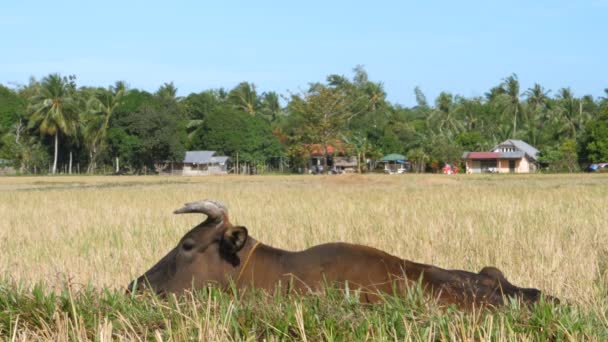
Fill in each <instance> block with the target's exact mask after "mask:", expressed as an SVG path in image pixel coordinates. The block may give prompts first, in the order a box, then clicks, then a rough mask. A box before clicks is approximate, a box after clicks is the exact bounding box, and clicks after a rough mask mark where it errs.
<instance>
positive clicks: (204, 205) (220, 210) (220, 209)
mask: <svg viewBox="0 0 608 342" xmlns="http://www.w3.org/2000/svg"><path fill="white" fill-rule="evenodd" d="M173 213H174V214H188V213H201V214H205V215H207V217H208V218H210V219H212V220H216V221H219V220H221V219H223V218H224V216H225V215H227V214H228V209H226V206H225V205H224V204H223V203H221V202H218V201H214V200H203V201H198V202H191V203H186V204H185V205H184V207H183V208H181V209H177V210H176V211H174V212H173Z"/></svg>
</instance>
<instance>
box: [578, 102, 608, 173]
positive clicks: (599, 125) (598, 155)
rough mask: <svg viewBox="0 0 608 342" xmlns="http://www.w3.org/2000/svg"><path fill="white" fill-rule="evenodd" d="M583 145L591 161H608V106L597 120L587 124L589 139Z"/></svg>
mask: <svg viewBox="0 0 608 342" xmlns="http://www.w3.org/2000/svg"><path fill="white" fill-rule="evenodd" d="M583 144H584V148H585V150H586V153H587V157H588V159H589V161H591V162H595V163H601V162H606V161H608V106H605V107H604V108H603V110H602V112H601V114H600V115H599V116H598V117H597V118H596V119H594V120H591V121H589V122H588V123H587V137H586V139H584V142H583Z"/></svg>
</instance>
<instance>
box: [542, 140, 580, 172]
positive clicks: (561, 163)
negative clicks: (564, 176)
mask: <svg viewBox="0 0 608 342" xmlns="http://www.w3.org/2000/svg"><path fill="white" fill-rule="evenodd" d="M576 148H577V146H576V141H574V139H566V140H565V141H564V142H563V143H562V144H561V145H560V146H559V147H558V148H547V149H545V150H543V151H541V154H540V158H539V159H540V162H541V163H546V164H548V168H547V169H548V171H550V172H574V171H578V170H579V165H578V153H577V150H576Z"/></svg>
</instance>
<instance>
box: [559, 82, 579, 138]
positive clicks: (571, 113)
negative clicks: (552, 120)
mask: <svg viewBox="0 0 608 342" xmlns="http://www.w3.org/2000/svg"><path fill="white" fill-rule="evenodd" d="M556 104H557V108H556V112H557V117H558V120H559V121H560V123H561V124H562V133H565V134H568V135H569V137H570V138H572V139H576V134H577V132H578V131H579V130H580V129H581V128H582V127H583V121H584V119H585V115H586V113H584V112H583V109H582V102H581V101H580V100H579V99H577V98H575V97H574V94H573V93H572V90H570V88H562V89H560V90H558V92H557V103H556Z"/></svg>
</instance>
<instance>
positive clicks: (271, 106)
mask: <svg viewBox="0 0 608 342" xmlns="http://www.w3.org/2000/svg"><path fill="white" fill-rule="evenodd" d="M261 107H262V108H261V109H260V112H261V114H262V116H263V117H264V118H265V119H266V120H268V121H270V122H274V121H275V120H276V119H277V117H278V116H279V115H280V113H281V104H280V103H279V95H278V94H277V93H275V92H274V91H271V92H268V93H263V94H262V101H261Z"/></svg>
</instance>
